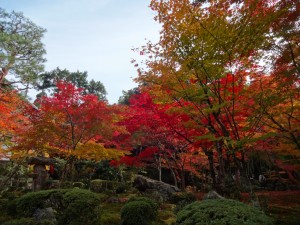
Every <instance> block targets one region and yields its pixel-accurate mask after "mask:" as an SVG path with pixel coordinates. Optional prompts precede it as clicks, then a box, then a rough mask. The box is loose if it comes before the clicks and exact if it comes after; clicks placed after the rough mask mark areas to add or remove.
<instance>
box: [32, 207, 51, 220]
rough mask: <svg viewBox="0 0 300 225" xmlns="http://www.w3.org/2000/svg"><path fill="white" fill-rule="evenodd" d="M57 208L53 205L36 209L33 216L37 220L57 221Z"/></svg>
mask: <svg viewBox="0 0 300 225" xmlns="http://www.w3.org/2000/svg"><path fill="white" fill-rule="evenodd" d="M55 213H56V212H55V210H54V209H53V208H51V207H49V208H45V209H39V208H38V209H36V210H35V212H34V214H33V218H34V219H35V220H37V221H41V220H50V221H52V222H56V217H55Z"/></svg>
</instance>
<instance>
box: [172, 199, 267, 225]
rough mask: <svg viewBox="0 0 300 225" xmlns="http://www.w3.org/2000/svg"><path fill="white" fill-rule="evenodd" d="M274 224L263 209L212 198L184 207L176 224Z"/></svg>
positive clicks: (178, 215)
mask: <svg viewBox="0 0 300 225" xmlns="http://www.w3.org/2000/svg"><path fill="white" fill-rule="evenodd" d="M202 224H206V225H258V224H259V225H272V224H273V222H272V220H271V219H270V218H269V217H267V216H266V215H265V214H264V213H263V212H262V211H259V210H258V209H256V208H254V207H252V206H249V205H246V204H244V203H241V202H239V201H235V200H227V199H211V200H204V201H201V202H194V203H192V204H190V205H187V206H186V207H184V208H183V209H182V210H181V211H180V212H179V213H178V214H177V218H176V225H202Z"/></svg>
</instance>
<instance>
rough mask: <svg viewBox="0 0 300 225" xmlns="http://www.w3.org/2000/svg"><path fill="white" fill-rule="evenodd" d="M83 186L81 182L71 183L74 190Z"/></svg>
mask: <svg viewBox="0 0 300 225" xmlns="http://www.w3.org/2000/svg"><path fill="white" fill-rule="evenodd" d="M84 186H85V184H84V183H82V182H74V183H73V187H76V188H84Z"/></svg>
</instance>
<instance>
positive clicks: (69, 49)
mask: <svg viewBox="0 0 300 225" xmlns="http://www.w3.org/2000/svg"><path fill="white" fill-rule="evenodd" d="M149 3H150V0H127V1H125V0H0V7H1V8H3V9H5V10H6V11H8V12H11V11H12V10H14V11H21V12H23V13H24V15H25V16H26V17H28V18H29V19H31V20H32V21H33V22H34V23H35V24H37V25H39V26H41V27H43V28H45V29H47V32H46V33H45V37H44V39H43V43H44V44H45V48H46V51H47V55H46V59H47V62H46V64H45V66H46V68H45V69H46V71H50V70H52V69H55V68H56V67H59V68H61V69H65V68H66V69H68V70H70V71H77V70H79V71H82V72H83V71H87V72H88V75H89V76H88V79H89V80H91V79H94V80H96V81H101V82H102V83H103V84H104V86H105V88H106V90H107V92H108V95H107V98H108V100H109V103H116V102H117V101H118V99H119V97H120V96H121V95H122V90H128V89H131V88H133V87H135V86H137V85H136V84H135V83H134V82H133V81H132V78H133V77H136V75H137V73H136V70H135V68H134V66H133V65H132V64H131V63H130V61H131V59H133V58H135V59H138V58H139V55H138V54H137V53H135V52H132V51H131V49H132V48H133V47H140V46H142V45H144V44H145V43H146V42H147V41H146V40H145V38H146V39H147V40H152V41H157V40H158V35H159V25H158V24H157V23H156V22H155V21H154V19H153V17H154V15H155V14H154V12H152V11H151V9H150V8H149V7H148V5H149Z"/></svg>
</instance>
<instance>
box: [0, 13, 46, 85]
mask: <svg viewBox="0 0 300 225" xmlns="http://www.w3.org/2000/svg"><path fill="white" fill-rule="evenodd" d="M45 31H46V30H45V29H43V28H41V27H39V26H37V25H35V24H34V23H33V22H32V21H30V20H29V19H28V18H26V17H25V16H24V15H23V14H22V13H18V12H14V11H13V12H11V13H7V12H5V10H3V9H1V8H0V67H1V68H2V76H0V84H1V83H3V79H4V77H5V76H6V75H7V74H8V73H11V74H14V75H15V77H16V78H19V79H20V82H25V83H34V81H35V80H36V78H37V76H36V74H38V73H40V72H41V71H42V70H43V69H44V66H43V63H44V62H45V59H44V54H45V53H46V51H45V49H44V45H43V43H42V38H43V35H44V33H45Z"/></svg>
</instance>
